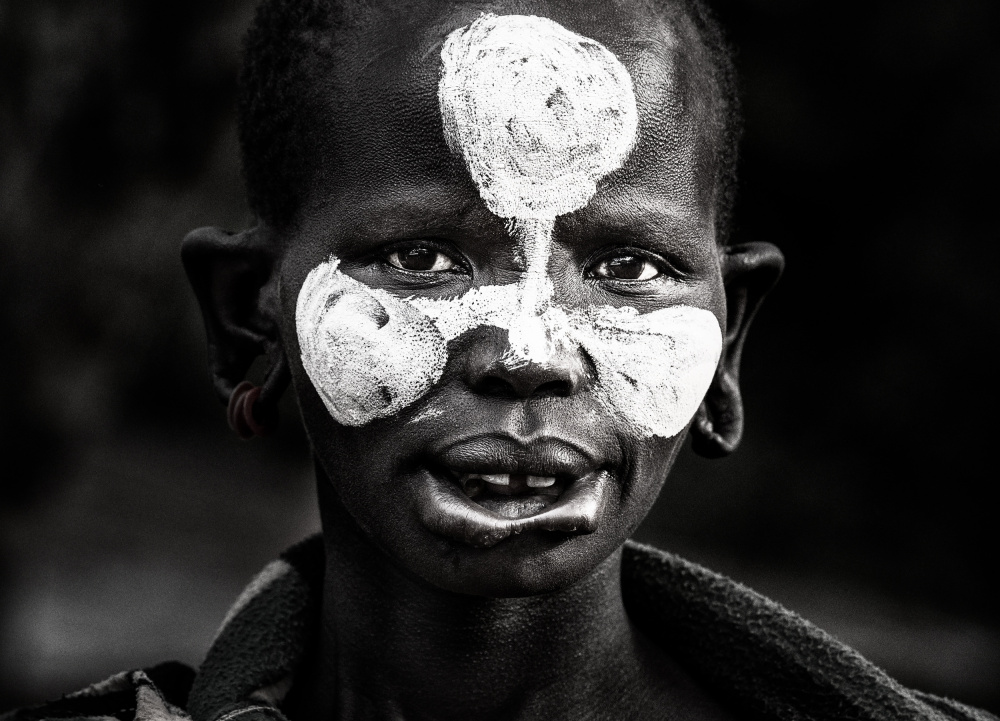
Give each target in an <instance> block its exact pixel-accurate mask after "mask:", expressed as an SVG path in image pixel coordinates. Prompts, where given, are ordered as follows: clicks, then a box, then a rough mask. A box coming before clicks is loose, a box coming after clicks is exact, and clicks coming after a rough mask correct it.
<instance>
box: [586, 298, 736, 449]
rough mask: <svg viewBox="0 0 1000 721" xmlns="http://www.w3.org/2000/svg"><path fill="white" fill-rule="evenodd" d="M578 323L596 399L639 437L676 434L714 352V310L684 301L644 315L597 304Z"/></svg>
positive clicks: (700, 393) (707, 376)
mask: <svg viewBox="0 0 1000 721" xmlns="http://www.w3.org/2000/svg"><path fill="white" fill-rule="evenodd" d="M582 320H583V322H579V321H578V322H577V335H578V338H579V342H580V345H581V346H582V347H583V348H584V349H585V350H586V351H587V353H588V355H589V356H590V358H591V359H592V361H593V363H594V367H595V369H596V371H597V383H596V385H595V389H594V393H595V394H596V396H597V398H598V400H599V401H600V402H601V403H602V404H603V405H604V406H605V407H607V408H608V409H609V410H610V411H612V413H613V414H614V415H615V416H617V417H618V418H621V419H622V420H624V421H626V422H627V423H628V424H629V425H630V426H632V427H633V428H634V429H635V430H636V431H637V432H639V433H640V434H641V435H643V436H645V437H651V436H660V437H662V438H672V437H673V436H676V435H677V434H678V433H680V432H681V431H683V430H684V428H685V427H686V426H687V424H688V422H689V421H690V420H691V418H692V417H693V416H694V414H695V411H697V410H698V406H699V405H700V404H701V401H702V399H703V398H704V397H705V393H706V392H707V391H708V387H709V385H711V383H712V378H713V377H714V375H715V370H716V368H717V366H718V363H719V357H720V355H721V353H722V331H721V329H720V328H719V323H718V321H717V320H716V317H715V315H714V314H713V313H711V312H709V311H707V310H703V309H701V308H692V307H689V306H674V307H671V308H664V309H662V310H658V311H654V312H652V313H647V314H645V315H639V314H638V313H636V312H635V311H634V310H633V309H629V308H607V307H605V308H595V309H592V310H591V311H589V312H588V313H587V314H586V317H585V319H582Z"/></svg>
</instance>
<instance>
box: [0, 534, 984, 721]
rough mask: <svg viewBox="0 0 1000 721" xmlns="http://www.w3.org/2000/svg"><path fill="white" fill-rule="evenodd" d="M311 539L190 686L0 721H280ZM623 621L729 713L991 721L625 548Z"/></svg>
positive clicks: (152, 676) (134, 689)
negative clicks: (628, 620)
mask: <svg viewBox="0 0 1000 721" xmlns="http://www.w3.org/2000/svg"><path fill="white" fill-rule="evenodd" d="M324 565H325V564H324V549H323V539H322V537H321V536H314V537H312V538H310V539H307V540H306V541H303V542H302V543H300V544H298V545H297V546H294V547H293V548H291V549H289V550H288V551H287V552H286V553H284V554H283V555H282V556H281V557H280V558H279V559H278V560H276V561H274V562H272V563H271V564H269V565H268V566H266V567H265V568H264V570H263V571H261V573H260V574H259V575H258V576H257V577H256V578H255V579H254V581H253V582H252V583H251V584H250V585H249V586H248V587H247V588H246V590H245V591H244V592H243V594H242V595H241V596H240V598H239V599H238V600H237V601H236V604H235V605H234V606H233V607H232V609H230V611H229V614H228V615H227V617H226V620H225V621H224V622H223V624H222V628H221V629H220V631H219V633H218V635H217V636H216V639H215V641H214V642H213V644H212V646H211V649H210V650H209V652H208V655H207V656H206V658H205V660H204V662H203V663H202V665H201V667H200V668H199V670H198V672H197V674H195V673H194V671H193V670H192V669H190V668H188V667H187V666H184V665H182V664H178V663H168V664H163V665H160V666H156V667H153V668H150V669H146V670H143V671H133V672H128V673H123V674H119V675H117V676H113V677H111V678H110V679H108V680H106V681H103V682H101V683H99V684H96V685H94V686H91V687H90V688H87V689H85V690H83V691H80V692H78V693H75V694H71V695H69V696H66V697H64V698H63V699H60V700H59V701H56V702H54V703H50V704H45V705H42V706H39V707H35V708H30V709H22V710H19V711H14V712H11V713H9V714H6V715H4V716H2V717H0V721H41V720H42V719H75V720H76V721H97V720H100V721H109V720H111V719H121V720H122V721H126V720H127V721H132V720H133V719H134V721H188V720H189V719H193V721H235V720H237V719H238V720H239V721H287V720H286V717H285V715H284V714H283V713H282V712H281V710H280V708H281V705H282V701H283V700H284V699H285V698H286V696H287V695H288V693H289V691H290V690H291V689H292V688H293V683H294V673H295V671H296V668H297V667H298V665H299V663H300V662H301V661H302V659H303V658H307V657H308V653H309V651H310V642H311V641H313V640H315V639H316V638H318V635H319V634H318V628H319V624H320V599H321V595H322V587H323V570H324ZM622 590H623V596H624V599H625V606H626V609H627V611H628V613H629V617H630V618H631V620H632V621H633V622H634V623H635V624H636V626H637V627H638V628H639V629H640V630H641V631H642V632H643V633H645V634H646V635H647V636H648V637H649V638H651V639H652V640H653V641H654V642H655V643H657V644H660V645H661V646H662V647H663V648H669V649H670V653H671V654H672V655H673V656H674V657H675V658H676V659H677V660H678V661H679V662H680V663H681V664H682V665H683V666H684V667H685V669H687V671H688V672H689V673H691V675H693V676H694V677H696V678H698V679H699V680H700V681H701V683H703V684H704V685H705V686H706V687H707V688H708V689H710V690H711V691H712V692H714V693H716V694H718V695H719V698H720V699H721V700H724V701H726V702H728V704H729V706H730V708H731V709H732V711H733V712H734V713H735V714H736V715H737V716H740V717H745V718H748V719H760V720H763V719H768V720H775V721H807V720H808V721H845V720H848V719H849V720H852V721H869V720H871V721H875V720H879V721H888V720H891V721H917V720H918V719H919V720H921V721H998V719H997V717H996V716H993V715H992V714H990V713H987V712H985V711H981V710H978V709H974V708H971V707H968V706H965V705H963V704H960V703H958V702H955V701H951V700H948V699H944V698H939V697H936V696H931V695H929V694H924V693H921V692H919V691H913V690H910V689H907V688H904V687H903V686H901V685H900V684H898V683H897V682H896V681H894V680H893V679H891V678H889V677H888V676H887V675H886V674H885V673H884V672H883V671H881V670H880V669H878V668H877V667H875V666H873V665H872V664H871V663H869V662H868V661H866V660H865V659H864V658H862V657H861V656H860V655H859V654H858V653H856V652H855V651H853V650H851V649H850V648H848V647H846V646H844V645H843V644H841V643H840V642H838V641H837V640H835V639H834V638H832V637H831V636H829V635H828V634H826V633H824V632H823V631H821V630H820V629H818V628H816V627H815V626H813V625H812V624H810V623H809V622H808V621H805V620H803V619H802V618H800V617H799V616H797V615H795V614H794V613H792V612H790V611H788V610H786V609H784V608H782V607H781V606H779V605H778V604H777V603H775V602H773V601H771V600H769V599H767V598H765V597H763V596H761V595H760V594H758V593H755V592H754V591H751V590H750V589H748V588H746V587H745V586H742V585H740V584H739V583H736V582H735V581H732V580H730V579H728V578H725V577H724V576H720V575H719V574H716V573H713V572H712V571H709V570H707V569H705V568H702V567H701V566H698V565H695V564H693V563H690V562H688V561H685V560H683V559H681V558H678V557H677V556H673V555H671V554H668V553H664V552H663V551H659V550H657V549H655V548H651V547H648V546H642V545H639V544H637V543H633V542H629V543H627V544H626V545H625V549H624V553H623V556H622Z"/></svg>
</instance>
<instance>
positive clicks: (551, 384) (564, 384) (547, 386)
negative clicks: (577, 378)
mask: <svg viewBox="0 0 1000 721" xmlns="http://www.w3.org/2000/svg"><path fill="white" fill-rule="evenodd" d="M572 393H573V387H572V385H571V384H570V382H569V381H565V380H558V381H548V382H547V383H542V384H541V385H540V386H538V387H537V388H536V389H535V392H534V393H532V395H535V396H558V397H561V398H565V397H567V396H570V395H572Z"/></svg>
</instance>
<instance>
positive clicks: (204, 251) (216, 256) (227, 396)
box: [181, 226, 290, 437]
mask: <svg viewBox="0 0 1000 721" xmlns="http://www.w3.org/2000/svg"><path fill="white" fill-rule="evenodd" d="M278 248H279V245H278V241H277V238H275V237H274V235H273V233H271V232H270V231H269V229H267V228H266V227H261V226H258V227H257V228H253V229H251V230H247V231H243V232H242V233H231V232H229V231H225V230H221V229H219V228H199V229H197V230H194V231H192V232H190V233H188V235H187V236H186V237H185V238H184V241H183V243H182V245H181V258H182V260H183V263H184V269H185V271H186V272H187V276H188V280H189V281H190V282H191V286H192V288H193V289H194V292H195V295H196V296H197V298H198V303H199V305H200V306H201V312H202V318H203V320H204V322H205V331H206V334H207V336H208V356H209V369H210V371H211V373H212V379H213V384H214V387H215V392H216V395H217V396H218V397H219V400H220V401H222V402H223V403H226V404H228V406H229V414H228V415H229V420H230V424H231V425H233V428H234V430H236V431H237V433H239V434H240V436H241V437H249V436H251V435H264V434H265V432H266V431H268V430H270V429H273V427H274V425H275V424H276V421H277V404H278V400H279V399H280V397H281V395H282V393H283V392H284V390H285V388H287V386H288V383H289V380H290V372H289V368H288V361H287V358H286V357H285V351H284V345H283V343H282V342H281V334H280V330H279V329H280V323H279V312H278V308H279V303H278V297H277V296H278V293H277V281H276V272H275V271H276V265H277V260H278V257H279V255H278ZM261 355H263V356H264V357H265V361H266V371H265V377H264V381H263V383H262V384H261V386H260V387H259V388H257V390H256V391H255V392H254V394H253V398H249V396H248V394H247V391H248V389H247V387H246V385H244V379H245V377H246V374H247V371H248V370H249V369H250V366H251V364H252V363H253V362H254V360H255V359H256V358H258V357H259V356H261ZM237 391H239V392H237ZM234 424H235V425H234ZM258 431H261V432H258Z"/></svg>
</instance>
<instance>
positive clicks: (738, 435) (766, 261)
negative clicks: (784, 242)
mask: <svg viewBox="0 0 1000 721" xmlns="http://www.w3.org/2000/svg"><path fill="white" fill-rule="evenodd" d="M784 267H785V258H784V256H783V255H782V254H781V251H780V250H778V248H777V247H776V246H774V245H771V244H770V243H744V244H742V245H733V246H730V247H727V248H725V250H724V255H723V258H722V280H723V283H724V284H725V287H726V316H727V322H726V337H725V338H724V339H723V344H722V359H721V361H720V363H719V368H718V370H717V371H716V373H715V378H714V380H713V381H712V385H711V387H710V388H709V389H708V393H707V394H706V395H705V400H704V401H703V402H702V404H701V407H700V408H699V409H698V412H697V413H696V414H695V417H694V423H693V424H692V425H691V447H692V448H693V449H694V451H695V453H697V454H698V455H700V456H704V457H705V458H721V457H722V456H725V455H728V454H730V453H732V452H733V451H734V450H736V447H737V446H738V445H739V444H740V440H741V439H742V438H743V396H742V395H741V393H740V356H741V355H742V353H743V341H744V340H745V339H746V335H747V329H748V328H749V327H750V321H751V320H753V317H754V314H755V313H756V312H757V309H758V308H759V307H760V304H761V302H762V301H763V300H764V296H765V295H767V292H768V291H769V290H771V288H772V287H773V286H774V284H775V283H776V282H777V281H778V278H779V277H780V276H781V271H782V270H783V269H784Z"/></svg>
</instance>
